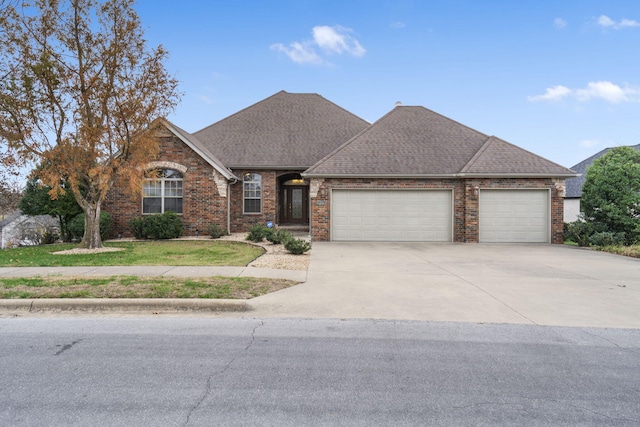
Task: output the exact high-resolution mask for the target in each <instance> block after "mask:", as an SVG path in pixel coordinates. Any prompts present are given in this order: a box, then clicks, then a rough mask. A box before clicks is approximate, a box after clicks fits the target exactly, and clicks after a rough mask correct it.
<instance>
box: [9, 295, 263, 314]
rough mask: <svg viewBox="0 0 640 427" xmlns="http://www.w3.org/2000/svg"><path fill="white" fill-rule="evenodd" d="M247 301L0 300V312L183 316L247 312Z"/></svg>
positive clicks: (135, 299) (146, 299)
mask: <svg viewBox="0 0 640 427" xmlns="http://www.w3.org/2000/svg"><path fill="white" fill-rule="evenodd" d="M249 310H251V308H250V307H249V306H248V305H247V300H244V299H239V300H233V299H193V298H167V299H161V298H140V299H137V298H114V299H108V298H105V299H92V298H73V299H71V298H43V299H9V300H0V312H1V311H9V312H13V313H16V312H20V313H24V312H26V313H70V312H74V313H185V312H198V313H202V312H239V311H249Z"/></svg>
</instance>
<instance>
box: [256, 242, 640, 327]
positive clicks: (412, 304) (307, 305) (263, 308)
mask: <svg viewBox="0 0 640 427" xmlns="http://www.w3.org/2000/svg"><path fill="white" fill-rule="evenodd" d="M249 306H250V307H251V308H252V309H253V310H255V311H254V312H253V314H254V315H257V316H264V317H309V318H319V317H322V318H327V317H330V318H373V319H406V320H433V321H460V322H480V323H484V322H487V323H519V324H540V325H562V326H591V327H622V328H640V309H639V308H640V259H634V258H627V257H622V256H617V255H611V254H607V253H603V252H597V251H592V250H587V249H583V248H576V247H570V246H564V245H543V244H540V245H536V244H529V245H515V244H451V243H442V244H434V243H349V242H318V243H314V245H313V251H312V254H311V264H310V267H309V272H308V275H307V282H306V283H303V284H301V285H298V286H296V287H293V288H288V289H285V290H282V291H279V292H276V293H273V294H268V295H264V296H261V297H258V298H255V299H252V300H250V301H249Z"/></svg>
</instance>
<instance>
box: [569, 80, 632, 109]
mask: <svg viewBox="0 0 640 427" xmlns="http://www.w3.org/2000/svg"><path fill="white" fill-rule="evenodd" d="M574 93H575V97H576V99H577V100H578V101H589V100H590V99H594V98H601V99H604V100H605V101H607V102H610V103H612V104H618V103H620V102H624V101H629V98H628V97H627V94H629V95H631V94H632V91H631V90H629V89H626V90H625V89H623V88H621V87H620V86H618V85H616V84H613V83H611V82H589V83H588V84H587V87H586V88H585V89H576V90H575V91H574Z"/></svg>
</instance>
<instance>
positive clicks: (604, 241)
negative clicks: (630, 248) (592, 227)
mask: <svg viewBox="0 0 640 427" xmlns="http://www.w3.org/2000/svg"><path fill="white" fill-rule="evenodd" d="M589 243H590V244H592V245H593V246H624V244H625V235H624V233H623V232H621V231H620V232H618V233H614V232H611V231H601V232H599V233H594V234H593V235H592V236H591V237H589Z"/></svg>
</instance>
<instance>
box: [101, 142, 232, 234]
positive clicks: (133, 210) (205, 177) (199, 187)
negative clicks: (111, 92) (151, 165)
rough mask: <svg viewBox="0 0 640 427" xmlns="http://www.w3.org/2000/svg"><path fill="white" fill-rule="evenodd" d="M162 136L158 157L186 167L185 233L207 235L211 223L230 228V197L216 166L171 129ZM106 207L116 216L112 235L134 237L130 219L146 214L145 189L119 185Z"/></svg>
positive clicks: (160, 159)
mask: <svg viewBox="0 0 640 427" xmlns="http://www.w3.org/2000/svg"><path fill="white" fill-rule="evenodd" d="M158 138H159V144H160V150H159V154H158V156H157V159H155V160H156V161H161V162H162V163H165V164H167V163H168V162H171V163H175V164H176V165H177V166H180V167H181V168H182V169H185V168H186V170H185V171H184V174H183V175H184V178H183V183H182V186H183V187H182V188H183V214H182V220H183V221H184V223H185V235H187V236H192V235H195V233H196V230H198V231H199V232H200V234H204V233H205V232H206V229H207V227H208V226H209V225H210V224H218V225H220V226H222V227H223V228H225V229H226V227H227V199H226V197H221V196H220V193H219V192H218V187H217V185H216V183H215V179H214V178H215V177H214V168H213V167H212V166H211V165H210V164H209V163H207V162H206V161H205V160H204V159H202V157H200V156H199V155H198V154H197V153H195V152H194V151H193V150H191V148H189V147H188V146H187V145H186V144H184V143H183V142H182V141H181V140H180V139H179V138H177V137H176V136H175V135H173V134H172V133H171V132H169V131H168V130H161V131H160V132H159V135H158ZM215 173H217V171H215ZM223 191H224V190H223ZM103 210H105V211H107V212H109V213H110V214H111V215H113V219H114V228H113V232H112V237H115V236H117V234H118V233H122V235H123V236H125V237H130V236H132V234H131V231H130V229H129V221H130V220H131V219H132V218H135V217H139V216H141V215H142V192H140V193H138V194H135V195H131V194H128V193H127V191H125V189H124V188H123V187H121V186H117V185H116V186H114V187H113V188H112V189H111V190H110V191H109V194H108V196H107V199H106V200H105V202H104V204H103Z"/></svg>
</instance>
